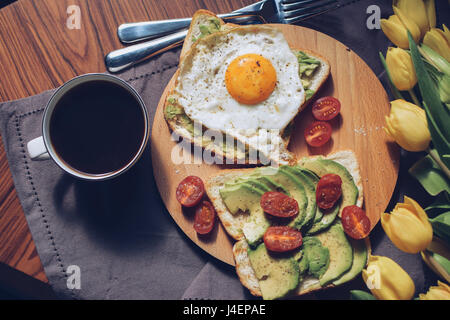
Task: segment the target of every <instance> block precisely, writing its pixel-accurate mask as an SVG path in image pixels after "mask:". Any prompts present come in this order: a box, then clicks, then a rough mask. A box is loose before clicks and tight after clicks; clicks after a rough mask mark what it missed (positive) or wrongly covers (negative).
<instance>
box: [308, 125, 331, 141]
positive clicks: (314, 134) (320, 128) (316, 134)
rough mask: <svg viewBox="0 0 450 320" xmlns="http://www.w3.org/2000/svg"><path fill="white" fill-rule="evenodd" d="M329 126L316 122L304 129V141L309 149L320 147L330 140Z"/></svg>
mask: <svg viewBox="0 0 450 320" xmlns="http://www.w3.org/2000/svg"><path fill="white" fill-rule="evenodd" d="M331 131H332V129H331V126H330V124H329V123H328V122H323V121H316V122H314V123H312V124H311V125H310V126H309V127H307V128H306V129H305V133H304V135H305V140H306V143H308V144H309V145H310V146H311V147H320V146H323V145H324V144H325V143H327V142H328V140H330V137H331Z"/></svg>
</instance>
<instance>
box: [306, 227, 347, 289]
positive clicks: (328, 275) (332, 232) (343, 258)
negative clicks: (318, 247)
mask: <svg viewBox="0 0 450 320" xmlns="http://www.w3.org/2000/svg"><path fill="white" fill-rule="evenodd" d="M315 237H317V238H318V239H319V240H320V242H322V245H323V246H324V247H327V248H328V250H329V251H330V265H329V267H328V270H327V271H326V272H325V274H324V275H323V276H322V277H321V278H320V285H321V286H322V287H323V286H325V285H327V284H328V283H330V282H332V281H334V280H336V279H338V278H339V277H340V276H341V275H343V274H344V273H345V272H347V271H348V270H350V268H351V266H352V262H353V249H352V246H351V245H350V242H349V241H348V239H347V237H346V236H345V233H344V229H343V228H342V224H341V221H340V220H339V219H337V220H336V221H335V222H334V223H333V224H332V225H331V227H330V228H329V229H327V230H326V231H324V232H321V233H319V234H317V235H316V236H315Z"/></svg>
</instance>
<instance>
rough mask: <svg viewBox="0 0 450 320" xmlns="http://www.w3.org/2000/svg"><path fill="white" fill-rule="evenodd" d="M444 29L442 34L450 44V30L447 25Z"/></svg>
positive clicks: (443, 26)
mask: <svg viewBox="0 0 450 320" xmlns="http://www.w3.org/2000/svg"><path fill="white" fill-rule="evenodd" d="M442 29H443V30H444V31H443V32H442V33H443V34H444V37H445V39H447V42H448V43H450V30H448V28H447V26H446V25H445V24H443V25H442Z"/></svg>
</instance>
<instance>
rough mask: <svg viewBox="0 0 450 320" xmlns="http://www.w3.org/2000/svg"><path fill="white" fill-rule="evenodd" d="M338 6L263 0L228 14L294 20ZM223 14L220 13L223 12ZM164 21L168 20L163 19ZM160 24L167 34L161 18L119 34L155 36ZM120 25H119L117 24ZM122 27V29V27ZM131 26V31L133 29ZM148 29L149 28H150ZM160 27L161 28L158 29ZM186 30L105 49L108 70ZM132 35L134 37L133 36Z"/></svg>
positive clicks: (175, 41) (327, 0)
mask: <svg viewBox="0 0 450 320" xmlns="http://www.w3.org/2000/svg"><path fill="white" fill-rule="evenodd" d="M338 6H339V3H338V1H337V0H264V1H260V2H257V3H255V4H252V5H250V6H247V7H244V8H242V9H239V10H237V11H234V12H233V13H231V14H230V15H231V16H230V17H231V18H236V17H243V18H241V19H244V20H245V18H246V16H248V17H251V16H259V17H262V18H263V19H264V20H265V21H267V22H268V23H284V24H293V23H297V22H299V21H302V20H305V19H307V18H310V17H312V16H315V15H319V14H322V13H325V12H327V11H329V10H330V9H333V8H336V7H338ZM222 16H223V15H222ZM162 21H163V22H164V21H166V22H167V20H162ZM190 21H191V19H177V22H176V23H174V24H170V25H169V27H170V26H171V27H172V28H174V27H175V26H176V28H177V29H175V30H179V26H181V25H183V24H184V25H185V26H186V25H189V23H190ZM155 23H157V24H156V25H159V27H158V29H157V30H159V31H158V32H163V34H167V32H169V31H168V30H169V29H170V28H169V27H161V25H160V24H159V23H161V22H160V21H155V22H153V23H152V22H142V23H138V24H137V25H136V24H134V27H133V26H132V27H127V28H125V27H122V28H121V32H120V34H122V36H124V37H125V40H126V41H138V40H140V39H142V37H144V38H148V37H155V35H156V34H157V33H155V32H156V31H155V30H153V31H152V27H154V26H155ZM136 28H137V29H136ZM119 29H120V27H119ZM124 30H125V31H124ZM133 30H134V31H133ZM149 30H150V31H149ZM161 30H163V31H161ZM186 34H187V30H182V31H178V32H176V33H173V34H169V35H165V36H163V37H161V38H157V39H154V40H150V41H147V42H143V43H139V44H135V45H131V46H128V47H125V48H122V49H119V50H115V51H112V52H110V53H108V54H107V55H106V57H105V64H106V67H107V69H108V70H109V71H110V72H118V71H121V70H123V69H125V68H128V67H130V66H132V65H134V64H136V63H138V62H140V61H142V60H144V59H146V58H148V57H151V56H154V55H156V54H159V53H162V52H164V51H166V50H169V49H171V48H173V47H174V46H177V45H179V44H181V43H182V42H183V40H184V38H185V37H186ZM133 39H134V40H133Z"/></svg>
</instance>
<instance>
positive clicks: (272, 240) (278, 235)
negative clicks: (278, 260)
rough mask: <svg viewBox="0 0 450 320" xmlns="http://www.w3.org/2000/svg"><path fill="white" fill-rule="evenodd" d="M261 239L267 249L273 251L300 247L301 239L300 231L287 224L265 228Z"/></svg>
mask: <svg viewBox="0 0 450 320" xmlns="http://www.w3.org/2000/svg"><path fill="white" fill-rule="evenodd" d="M263 239H264V244H265V245H266V248H267V250H270V251H275V252H285V251H291V250H294V249H296V248H298V247H300V246H301V245H302V241H303V239H302V234H301V233H300V231H298V230H296V229H294V228H291V227H288V226H276V227H269V228H267V230H266V233H264V237H263Z"/></svg>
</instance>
